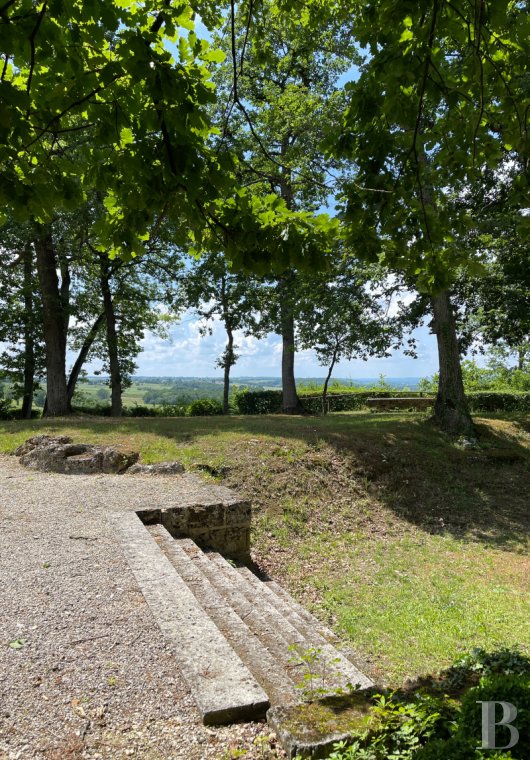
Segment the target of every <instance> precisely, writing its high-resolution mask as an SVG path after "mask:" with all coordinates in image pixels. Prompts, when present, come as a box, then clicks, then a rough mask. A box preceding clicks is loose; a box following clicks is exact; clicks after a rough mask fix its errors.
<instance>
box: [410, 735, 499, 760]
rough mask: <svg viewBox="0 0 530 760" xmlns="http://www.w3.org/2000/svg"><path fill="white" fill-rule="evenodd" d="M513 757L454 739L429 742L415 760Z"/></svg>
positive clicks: (470, 759) (466, 759)
mask: <svg viewBox="0 0 530 760" xmlns="http://www.w3.org/2000/svg"><path fill="white" fill-rule="evenodd" d="M510 757H513V755H511V754H510V753H509V752H495V751H492V750H481V749H479V748H478V747H477V745H476V743H472V742H470V741H464V740H463V739H461V738H457V737H452V738H451V739H448V740H447V741H443V740H439V739H437V740H436V741H433V742H429V743H428V744H426V745H425V747H422V749H420V750H419V752H417V753H416V754H415V755H414V760H482V758H484V759H485V758H488V760H501V758H510Z"/></svg>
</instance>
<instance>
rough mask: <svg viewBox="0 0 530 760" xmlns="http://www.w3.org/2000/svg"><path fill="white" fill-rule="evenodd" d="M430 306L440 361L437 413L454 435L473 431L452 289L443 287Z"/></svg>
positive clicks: (436, 417) (444, 426)
mask: <svg viewBox="0 0 530 760" xmlns="http://www.w3.org/2000/svg"><path fill="white" fill-rule="evenodd" d="M431 306H432V311H433V317H434V320H433V331H434V333H435V335H436V340H437V343H438V358H439V365H440V374H439V381H438V395H437V396H436V402H435V405H434V416H435V419H436V421H437V422H438V424H439V425H440V426H441V428H442V429H443V430H445V431H446V432H448V433H451V434H452V435H473V433H474V428H473V420H472V419H471V415H470V413H469V409H468V405H467V400H466V396H465V393H464V383H463V381H462V368H461V364H460V348H459V345H458V337H457V333H456V323H455V317H454V313H453V307H452V304H451V298H450V294H449V291H447V290H443V291H442V292H440V293H438V294H437V295H434V296H432V297H431Z"/></svg>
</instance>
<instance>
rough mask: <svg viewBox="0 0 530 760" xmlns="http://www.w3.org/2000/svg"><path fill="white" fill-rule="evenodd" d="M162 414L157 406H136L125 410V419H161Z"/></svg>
mask: <svg viewBox="0 0 530 760" xmlns="http://www.w3.org/2000/svg"><path fill="white" fill-rule="evenodd" d="M160 415H161V412H160V410H159V409H158V408H157V407H156V406H144V405H143V404H135V405H134V406H129V407H125V408H124V409H123V416H124V417H160Z"/></svg>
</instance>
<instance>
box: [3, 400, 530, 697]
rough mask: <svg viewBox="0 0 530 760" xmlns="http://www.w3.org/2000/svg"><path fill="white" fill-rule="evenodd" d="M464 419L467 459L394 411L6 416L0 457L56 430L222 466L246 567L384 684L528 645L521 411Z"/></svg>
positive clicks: (150, 455) (526, 466)
mask: <svg viewBox="0 0 530 760" xmlns="http://www.w3.org/2000/svg"><path fill="white" fill-rule="evenodd" d="M478 422H479V428H478V429H479V435H480V439H479V440H480V449H479V450H478V451H471V452H470V451H466V450H465V449H462V448H461V447H460V446H458V444H456V443H455V442H454V441H452V440H450V439H448V438H447V437H446V436H444V435H443V434H442V433H440V432H439V431H438V430H437V429H436V428H434V427H433V426H432V425H431V424H430V423H429V422H428V421H427V420H426V419H425V418H424V417H423V416H422V415H418V414H410V413H404V414H378V415H374V414H369V413H352V414H336V415H330V416H328V417H326V418H322V417H318V418H317V417H293V418H290V417H283V416H279V415H278V416H271V417H228V418H175V419H131V418H127V419H124V420H109V419H104V420H103V419H97V418H87V417H85V418H78V419H70V420H56V421H47V420H34V421H31V422H22V421H17V422H9V423H2V424H1V425H0V451H1V452H4V453H7V452H9V451H12V450H13V449H14V448H15V447H16V446H17V445H18V444H19V443H22V442H23V441H24V440H25V439H26V438H28V437H29V436H30V435H32V434H35V433H37V432H48V433H58V432H61V433H70V434H71V435H72V436H73V437H74V438H75V439H76V440H79V441H81V440H83V441H87V442H95V441H100V442H101V441H106V442H115V443H122V444H126V445H129V446H132V447H134V448H136V449H138V450H140V452H141V455H142V459H143V460H144V461H146V462H156V461H161V460H165V459H179V460H181V461H183V462H184V464H185V465H186V467H187V468H188V469H191V470H193V469H194V468H195V467H196V466H197V465H200V464H208V465H210V466H212V467H216V468H218V467H221V466H222V467H226V468H229V469H228V470H227V472H226V475H225V477H224V478H223V479H222V482H223V483H224V484H226V485H227V486H229V487H235V488H237V489H238V490H239V491H240V492H241V493H242V494H243V495H244V496H246V497H248V498H249V499H251V500H252V503H253V505H254V529H253V546H254V550H253V551H254V556H255V558H256V560H257V561H258V562H259V564H260V566H261V567H262V569H263V570H265V571H268V572H269V573H270V574H271V575H273V576H274V577H275V578H277V579H279V580H280V581H281V582H282V583H284V584H285V585H287V586H288V587H289V588H290V589H291V591H292V592H293V593H294V594H295V595H297V596H299V598H300V599H301V600H302V601H303V602H304V603H305V604H306V605H308V606H309V607H312V608H314V609H315V610H317V611H318V613H319V614H320V615H321V616H322V617H323V618H324V619H326V620H327V621H328V622H330V623H331V624H332V625H333V626H335V628H336V629H337V631H339V632H340V634H341V635H342V636H343V637H344V638H345V639H346V640H349V642H350V644H351V646H352V648H353V649H354V650H356V651H357V653H358V655H359V657H360V661H361V663H362V664H363V665H364V667H365V668H366V669H367V670H368V671H369V672H371V673H372V674H373V675H375V676H376V677H377V678H380V679H383V680H386V681H388V682H389V683H391V684H398V683H399V682H400V680H401V679H402V678H403V677H404V676H405V675H414V674H418V673H424V672H429V671H433V670H437V669H439V668H441V667H443V666H446V665H449V664H450V663H451V662H452V661H453V660H454V659H456V657H457V656H458V655H460V654H462V653H464V652H466V651H469V650H470V649H472V648H473V647H476V646H483V647H485V648H487V649H493V648H499V647H502V646H512V645H514V644H518V645H519V646H520V647H521V648H522V649H523V650H524V651H526V652H530V632H529V629H528V619H529V613H530V607H529V595H528V577H530V562H529V559H528V538H529V531H528V528H529V516H528V493H529V492H530V435H529V432H530V418H528V417H520V418H507V417H505V418H503V417H502V416H496V417H490V418H487V419H486V418H483V419H481V420H479V421H478Z"/></svg>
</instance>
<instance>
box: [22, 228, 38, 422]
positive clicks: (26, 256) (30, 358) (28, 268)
mask: <svg viewBox="0 0 530 760" xmlns="http://www.w3.org/2000/svg"><path fill="white" fill-rule="evenodd" d="M23 262H24V284H23V293H24V388H23V395H22V417H23V419H25V420H30V419H31V412H32V409H33V391H34V386H35V336H34V328H35V325H34V313H33V306H34V304H33V248H32V246H31V245H30V244H29V243H28V244H27V245H26V246H25V247H24V253H23Z"/></svg>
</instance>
